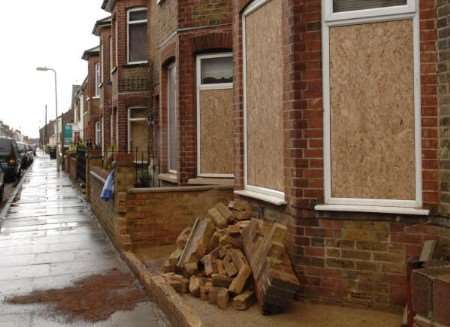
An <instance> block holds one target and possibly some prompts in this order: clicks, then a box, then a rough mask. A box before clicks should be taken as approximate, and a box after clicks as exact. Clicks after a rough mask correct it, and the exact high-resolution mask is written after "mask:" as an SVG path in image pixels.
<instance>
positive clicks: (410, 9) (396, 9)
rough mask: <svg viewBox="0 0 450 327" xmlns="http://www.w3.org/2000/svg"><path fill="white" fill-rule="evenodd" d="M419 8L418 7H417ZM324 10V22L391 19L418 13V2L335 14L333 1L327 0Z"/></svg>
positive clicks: (408, 1)
mask: <svg viewBox="0 0 450 327" xmlns="http://www.w3.org/2000/svg"><path fill="white" fill-rule="evenodd" d="M417 7H418V6H417ZM323 8H324V14H325V15H324V16H323V18H324V21H326V22H332V21H338V20H351V19H368V18H372V17H379V16H383V17H389V16H393V15H399V14H412V13H415V12H416V0H407V4H406V5H400V6H392V7H380V8H373V9H362V10H353V11H345V12H338V13H335V12H333V1H332V0H325V3H323Z"/></svg>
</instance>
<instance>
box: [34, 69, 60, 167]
mask: <svg viewBox="0 0 450 327" xmlns="http://www.w3.org/2000/svg"><path fill="white" fill-rule="evenodd" d="M36 70H37V71H39V72H48V71H51V72H53V74H55V110H56V119H55V123H56V169H57V171H59V169H60V168H59V148H58V145H59V144H58V143H59V132H58V129H59V126H58V77H57V74H56V70H54V69H53V68H50V67H37V68H36Z"/></svg>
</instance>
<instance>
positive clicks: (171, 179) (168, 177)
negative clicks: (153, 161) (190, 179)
mask: <svg viewBox="0 0 450 327" xmlns="http://www.w3.org/2000/svg"><path fill="white" fill-rule="evenodd" d="M158 178H159V179H160V180H162V181H164V182H168V183H172V184H178V176H177V175H176V174H170V173H167V174H159V175H158Z"/></svg>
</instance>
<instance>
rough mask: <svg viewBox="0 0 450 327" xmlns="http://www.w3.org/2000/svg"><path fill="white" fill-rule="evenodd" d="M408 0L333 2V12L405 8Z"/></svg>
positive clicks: (334, 0)
mask: <svg viewBox="0 0 450 327" xmlns="http://www.w3.org/2000/svg"><path fill="white" fill-rule="evenodd" d="M406 4H407V0H333V12H344V11H355V10H364V9H375V8H385V7H394V6H403V5H406Z"/></svg>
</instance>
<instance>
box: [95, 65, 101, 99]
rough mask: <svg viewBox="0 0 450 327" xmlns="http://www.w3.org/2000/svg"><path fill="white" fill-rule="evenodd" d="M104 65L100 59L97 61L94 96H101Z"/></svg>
mask: <svg viewBox="0 0 450 327" xmlns="http://www.w3.org/2000/svg"><path fill="white" fill-rule="evenodd" d="M101 74H102V67H101V63H100V61H98V62H97V63H95V96H94V98H99V97H100V83H101V82H100V80H101V78H102V76H101Z"/></svg>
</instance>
